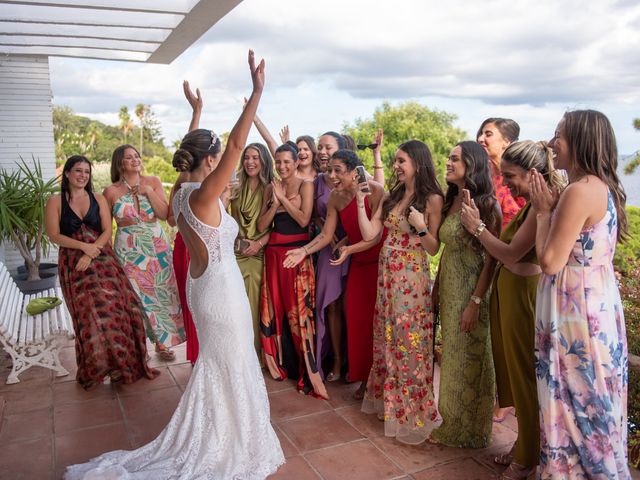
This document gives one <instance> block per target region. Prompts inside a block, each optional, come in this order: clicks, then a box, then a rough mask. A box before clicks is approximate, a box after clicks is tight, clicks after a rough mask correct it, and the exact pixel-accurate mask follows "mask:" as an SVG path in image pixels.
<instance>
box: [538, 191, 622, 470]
mask: <svg viewBox="0 0 640 480" xmlns="http://www.w3.org/2000/svg"><path fill="white" fill-rule="evenodd" d="M616 239H617V216H616V210H615V207H614V204H613V200H612V197H611V195H610V194H609V205H608V209H607V213H606V214H605V216H604V218H603V219H602V220H601V221H599V222H598V223H597V224H595V225H593V226H592V227H590V228H587V229H585V230H583V231H582V232H581V233H580V235H579V237H578V239H577V240H576V242H575V244H574V246H573V250H572V252H571V255H570V257H569V260H568V262H567V264H566V266H565V267H563V268H562V270H560V271H559V272H558V273H557V274H555V275H542V277H541V280H540V283H539V284H538V297H537V298H538V300H537V305H536V376H537V384H538V397H539V401H540V426H541V439H540V440H541V453H540V478H542V479H556V478H558V479H559V478H571V479H574V478H576V479H578V478H579V479H582V478H601V479H605V478H606V479H629V478H630V473H629V467H628V465H627V404H626V402H627V383H628V377H627V344H626V333H625V323H624V315H623V312H622V303H621V300H620V293H619V291H618V288H617V286H616V280H615V276H614V271H613V264H612V260H613V255H614V252H615V245H616Z"/></svg>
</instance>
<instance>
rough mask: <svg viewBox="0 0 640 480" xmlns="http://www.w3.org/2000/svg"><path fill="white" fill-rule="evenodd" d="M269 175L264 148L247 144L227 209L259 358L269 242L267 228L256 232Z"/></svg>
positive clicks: (268, 159)
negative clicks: (233, 226) (235, 227)
mask: <svg viewBox="0 0 640 480" xmlns="http://www.w3.org/2000/svg"><path fill="white" fill-rule="evenodd" d="M273 178H274V177H273V160H272V159H271V154H270V153H269V150H268V149H267V147H265V146H264V145H263V144H261V143H251V144H249V145H247V147H246V148H245V149H244V152H243V153H242V168H241V169H240V171H239V173H238V180H239V184H238V186H237V187H236V189H235V190H234V193H233V195H232V198H231V203H230V205H229V208H230V210H231V216H232V217H233V218H234V219H235V220H236V222H238V227H239V231H238V238H237V240H236V260H237V261H238V265H239V267H240V271H241V272H242V277H243V278H244V286H245V289H246V290H247V296H248V297H249V304H250V305H251V316H252V317H253V333H254V346H255V348H256V352H257V353H258V357H261V355H260V350H261V343H260V307H259V306H260V285H261V280H262V266H263V249H264V247H265V245H266V244H267V243H268V242H269V230H268V229H267V230H265V231H263V232H260V231H258V227H257V222H258V217H259V215H260V208H261V207H262V194H263V192H264V188H265V186H266V185H268V184H270V183H271V181H272V180H273Z"/></svg>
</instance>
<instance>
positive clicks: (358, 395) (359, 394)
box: [353, 382, 367, 400]
mask: <svg viewBox="0 0 640 480" xmlns="http://www.w3.org/2000/svg"><path fill="white" fill-rule="evenodd" d="M366 389H367V384H366V383H365V382H362V383H361V384H360V386H359V387H358V389H357V390H356V391H355V392H353V398H354V399H355V400H362V399H363V398H364V392H365V390H366Z"/></svg>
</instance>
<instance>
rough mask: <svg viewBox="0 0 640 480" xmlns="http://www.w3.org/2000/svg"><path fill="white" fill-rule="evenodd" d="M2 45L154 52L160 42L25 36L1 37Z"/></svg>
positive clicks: (0, 43) (0, 42)
mask: <svg viewBox="0 0 640 480" xmlns="http://www.w3.org/2000/svg"><path fill="white" fill-rule="evenodd" d="M0 45H7V46H12V47H26V46H31V47H38V46H39V47H64V48H73V47H76V48H77V47H81V48H104V49H107V50H126V51H129V52H147V53H151V52H153V51H154V50H155V49H156V48H157V47H158V45H160V42H138V41H129V40H111V39H109V40H103V39H96V38H90V39H87V38H82V37H37V38H34V37H32V36H24V35H10V36H0Z"/></svg>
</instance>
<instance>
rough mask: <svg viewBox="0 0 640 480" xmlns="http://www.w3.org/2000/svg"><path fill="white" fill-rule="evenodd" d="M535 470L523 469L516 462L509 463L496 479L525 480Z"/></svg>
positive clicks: (523, 467) (522, 466)
mask: <svg viewBox="0 0 640 480" xmlns="http://www.w3.org/2000/svg"><path fill="white" fill-rule="evenodd" d="M535 469H536V467H525V466H524V465H520V464H518V463H516V462H511V464H510V465H509V466H508V467H507V469H506V470H505V471H504V472H502V475H500V476H499V477H498V478H499V479H500V480H526V479H527V478H529V475H531V474H532V473H533V471H534V470H535Z"/></svg>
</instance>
